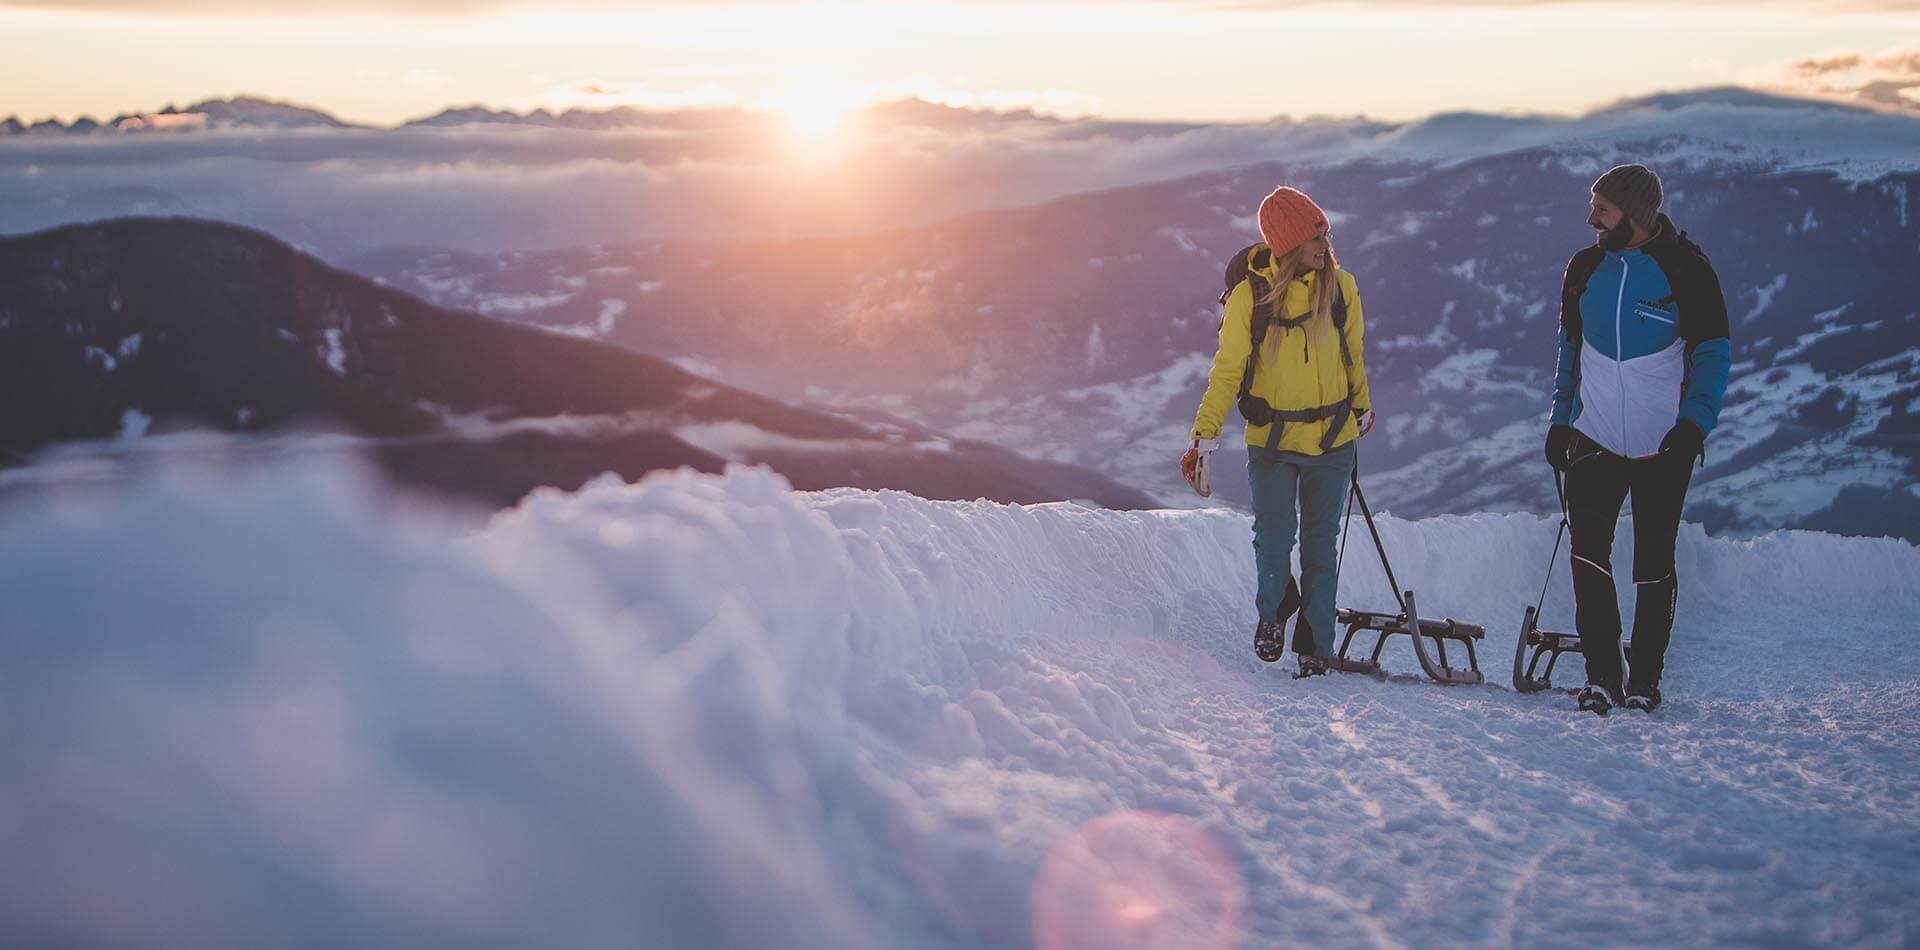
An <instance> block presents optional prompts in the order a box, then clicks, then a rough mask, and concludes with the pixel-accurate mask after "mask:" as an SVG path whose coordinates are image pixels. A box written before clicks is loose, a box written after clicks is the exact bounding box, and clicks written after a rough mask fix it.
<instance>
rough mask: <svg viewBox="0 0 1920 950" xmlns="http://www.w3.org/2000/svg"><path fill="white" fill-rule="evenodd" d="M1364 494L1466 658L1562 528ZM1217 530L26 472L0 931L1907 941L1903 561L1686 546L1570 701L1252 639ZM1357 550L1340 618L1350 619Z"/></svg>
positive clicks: (1497, 628)
mask: <svg viewBox="0 0 1920 950" xmlns="http://www.w3.org/2000/svg"><path fill="white" fill-rule="evenodd" d="M1382 528H1383V531H1384V533H1385V537H1386V543H1387V545H1388V546H1389V548H1390V549H1391V550H1392V551H1393V552H1394V554H1395V556H1396V557H1397V558H1398V559H1399V560H1398V561H1397V563H1396V565H1395V567H1396V570H1397V571H1398V572H1399V573H1400V574H1401V576H1402V577H1404V578H1406V579H1407V582H1408V583H1410V584H1411V585H1412V586H1414V587H1416V588H1417V589H1418V590H1419V591H1420V594H1421V597H1422V601H1423V604H1425V605H1428V607H1427V609H1428V610H1430V611H1432V612H1435V613H1440V614H1449V615H1454V616H1460V617H1464V618H1470V619H1474V620H1478V621H1481V622H1484V623H1486V624H1487V625H1488V629H1489V631H1490V632H1489V634H1488V640H1487V644H1486V646H1487V650H1488V656H1489V660H1490V663H1489V666H1493V667H1497V666H1498V665H1499V663H1500V660H1501V659H1502V658H1503V654H1504V653H1505V651H1507V650H1509V649H1510V648H1511V646H1512V637H1513V632H1514V629H1515V627H1516V626H1517V624H1518V622H1519V618H1520V614H1521V611H1522V608H1523V605H1527V604H1531V603H1532V602H1533V598H1534V596H1535V595H1536V592H1537V589H1538V588H1537V586H1536V585H1537V584H1538V583H1539V581H1540V574H1539V572H1540V571H1541V570H1542V569H1543V565H1544V562H1545V559H1546V556H1547V552H1548V550H1549V548H1550V546H1551V544H1552V541H1553V526H1552V524H1551V523H1549V522H1546V521H1543V520H1541V519H1538V518H1535V517H1533V516H1528V515H1476V516H1471V517H1442V518H1435V519H1429V520H1425V521H1420V522H1407V521H1399V520H1395V519H1387V520H1385V522H1384V523H1383V525H1382ZM1248 534H1249V532H1248V521H1247V519H1246V518H1245V517H1244V516H1242V515H1238V514H1235V513H1232V512H1230V511H1225V510H1217V509H1216V510H1206V511H1164V510H1163V511H1149V512H1131V513H1119V512H1105V511H1092V510H1087V509H1081V508H1076V507H1072V506H1067V505H1041V506H1034V507H1026V508H1021V507H1007V506H1000V505H994V504H987V503H935V502H928V501H924V500H921V499H917V498H914V497H911V496H908V495H904V494H900V493H893V492H880V493H872V492H864V491H854V490H836V491H828V492H821V493H812V494H809V493H795V492H792V491H790V490H788V486H787V484H786V483H785V482H784V481H783V480H782V479H780V478H779V477H777V476H775V475H772V474H771V473H768V472H766V471H764V470H748V469H739V468H736V469H732V470H730V471H729V472H727V473H726V474H725V475H724V476H705V475H697V474H693V473H676V474H664V475H657V476H653V477H650V478H648V479H646V480H645V481H642V482H641V483H639V484H637V485H624V484H620V483H618V482H617V481H614V480H610V479H609V480H603V481H600V482H596V483H595V484H593V485H590V486H588V487H587V488H586V489H584V490H582V491H581V492H579V493H577V494H562V493H558V492H541V493H537V494H536V495H534V496H533V497H531V498H529V499H528V500H526V501H525V502H524V503H523V504H522V505H521V506H520V507H519V508H518V509H517V510H514V511H512V512H508V513H504V514H501V515H498V516H496V517H494V518H493V519H492V520H490V521H489V522H487V523H485V524H484V525H472V524H467V523H450V522H448V521H446V520H444V519H440V518H435V517H429V516H427V515H424V514H420V513H415V512H411V511H409V510H408V509H406V508H404V507H397V506H396V505H395V503H393V502H392V501H390V500H386V499H383V498H381V497H380V496H377V495H373V494H370V493H369V492H368V490H367V489H366V488H365V487H364V486H363V484H362V483H360V482H359V481H358V480H355V479H342V478H340V477H338V473H337V472H333V471H330V470H329V468H328V467H326V466H313V465H307V466H302V467H298V468H295V467H286V468H283V469H278V470H271V471H264V472H262V471H254V472H253V473H252V474H251V476H250V477H247V478H240V479H234V478H232V477H223V476H215V475H207V474H204V473H195V474H191V475H190V474H185V473H175V474H174V475H173V476H172V479H171V480H170V481H169V482H167V483H166V484H164V485H159V484H156V485H149V486H147V487H144V488H139V489H134V490H125V489H116V490H114V491H111V492H103V493H93V492H87V491H84V490H75V489H72V488H68V489H65V490H63V491H62V492H61V493H59V494H58V495H56V496H54V497H53V498H50V499H44V500H41V501H39V502H37V503H35V504H32V505H18V506H14V507H11V508H7V509H4V510H0V576H4V577H5V578H7V598H6V599H7V609H6V612H5V613H4V615H3V617H0V740H4V741H0V789H4V791H0V842H3V843H4V844H5V845H6V846H5V847H4V848H0V931H3V933H0V936H4V938H5V942H7V943H10V944H15V943H18V944H67V943H89V944H94V943H127V942H138V943H145V944H186V943H191V944H201V945H207V944H250V945H264V944H279V943H287V942H301V943H321V944H335V943H354V944H358V945H374V944H387V945H427V944H443V943H460V944H474V943H502V944H526V943H541V944H562V945H567V946H632V945H635V944H642V945H650V946H739V947H776V946H777V947H835V948H841V947H861V946H871V947H895V946H926V947H940V946H954V947H959V946H980V945H999V946H1036V947H1042V948H1052V947H1076V946H1107V947H1163V946H1176V945H1177V946H1203V947H1232V946H1277V945H1343V946H1355V945H1365V946H1378V947H1428V946H1468V945H1527V946H1576V945H1578V946H1589V945H1593V944H1596V943H1599V944H1629V945H1655V944H1661V945H1667V944H1675V943H1678V944H1685V945H1689V946H1706V945H1721V944H1726V945H1732V944H1740V945H1751V944H1765V945H1806V944H1849V945H1863V946H1898V945H1901V944H1903V943H1904V942H1906V941H1909V940H1910V939H1911V938H1912V936H1913V935H1914V934H1915V933H1920V911H1917V910H1916V904H1915V902H1914V900H1913V896H1914V894H1915V893H1916V891H1917V890H1920V863H1916V862H1915V861H1914V856H1915V855H1916V854H1920V794H1917V793H1920V766H1917V765H1916V763H1920V626H1917V625H1916V622H1915V620H1914V619H1913V618H1915V617H1916V616H1920V551H1916V550H1915V549H1914V548H1913V547H1912V546H1909V545H1905V544H1901V543H1897V542H1892V541H1872V540H1854V539H1842V538H1837V537H1833V536H1830V535H1822V534H1815V533H1805V532H1785V533H1778V534H1773V535H1769V536H1767V537H1764V538H1761V539H1758V540H1755V541H1749V542H1735V541H1728V540H1722V539H1716V538H1710V537H1707V536H1706V535H1705V534H1704V533H1703V532H1702V531H1701V530H1700V529H1699V528H1697V527H1693V526H1688V527H1687V528H1685V529H1684V530H1683V532H1682V534H1681V542H1680V559H1679V571H1680V576H1681V578H1682V580H1681V593H1680V604H1679V617H1680V623H1679V626H1678V629H1677V632H1676V634H1675V637H1674V645H1673V650H1672V654H1671V658H1670V662H1669V665H1668V671H1669V672H1668V680H1667V682H1666V684H1665V686H1666V691H1667V693H1668V702H1667V704H1666V705H1665V706H1664V707H1663V708H1662V709H1661V710H1660V711H1659V712H1658V713H1657V714H1655V715H1654V716H1653V717H1651V718H1646V717H1643V716H1639V715H1616V716H1614V717H1611V718H1608V719H1604V720H1603V719H1597V718H1594V717H1591V716H1586V715H1578V714H1575V713H1574V712H1573V711H1572V710H1571V709H1570V708H1569V707H1570V700H1569V699H1568V698H1567V697H1566V696H1564V695H1560V694H1551V695H1535V696H1519V695H1515V694H1512V693H1509V692H1507V691H1505V690H1502V689H1499V688H1495V687H1492V686H1488V687H1474V688H1442V687H1437V686H1433V685H1428V684H1423V683H1415V682H1404V681H1397V680H1396V681H1390V682H1384V683H1382V682H1374V681H1372V680H1369V679H1366V678H1359V677H1350V676H1333V677H1328V678H1324V679H1319V680H1311V681H1303V682H1295V681H1291V680H1288V679H1286V678H1285V677H1284V676H1282V675H1281V674H1280V672H1279V670H1278V669H1276V668H1273V667H1265V668H1259V667H1257V664H1256V663H1255V662H1254V661H1252V659H1251V658H1250V656H1249V651H1248V649H1247V644H1246V639H1247V629H1246V628H1247V615H1248V612H1249V607H1248V605H1249V602H1250V600H1251V597H1252V584H1253V577H1252V573H1251V564H1250V558H1249V554H1250V551H1249V548H1248ZM1624 534H1625V533H1624V532H1623V535H1624ZM1353 553H1354V552H1352V551H1350V552H1349V560H1348V563H1347V576H1346V584H1345V591H1344V596H1343V597H1342V600H1343V601H1345V602H1347V603H1350V604H1354V605H1359V606H1367V605H1375V606H1381V605H1382V604H1381V601H1382V598H1384V596H1385V590H1384V587H1383V586H1382V585H1381V584H1380V582H1379V578H1378V573H1377V571H1376V570H1375V569H1374V568H1372V567H1371V565H1369V564H1368V563H1367V560H1366V559H1365V558H1362V557H1354V556H1352V555H1353ZM1620 556H1622V557H1624V556H1625V552H1621V554H1620ZM1562 563H1563V570H1564V559H1563V562H1562ZM289 565H295V566H297V567H296V569H291V570H290V569H289ZM1566 587H1567V581H1566V578H1565V577H1564V575H1563V576H1560V577H1558V578H1556V579H1555V581H1554V586H1553V588H1552V592H1551V594H1550V595H1549V597H1548V605H1547V615H1548V617H1549V618H1550V619H1551V620H1564V619H1565V618H1566V617H1567V616H1568V604H1567V597H1566ZM1390 649H1391V650H1392V651H1393V652H1391V653H1390V654H1389V656H1388V662H1389V664H1391V665H1395V666H1397V667H1399V668H1401V669H1406V668H1409V664H1410V662H1411V661H1410V659H1409V657H1408V656H1407V655H1406V647H1405V645H1404V644H1399V645H1396V646H1395V647H1392V648H1390ZM1577 670H1578V665H1577V661H1575V666H1574V668H1573V669H1572V670H1569V671H1568V672H1567V674H1564V675H1567V676H1570V677H1571V676H1576V675H1577Z"/></svg>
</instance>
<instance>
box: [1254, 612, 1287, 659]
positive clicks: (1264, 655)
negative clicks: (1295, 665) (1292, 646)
mask: <svg viewBox="0 0 1920 950" xmlns="http://www.w3.org/2000/svg"><path fill="white" fill-rule="evenodd" d="M1285 637H1286V628H1285V627H1284V626H1282V625H1281V624H1280V622H1279V621H1277V620H1268V619H1267V618H1265V617H1262V618H1260V623H1259V625H1258V626H1256V627H1254V628H1253V655H1254V656H1257V657H1259V658H1260V659H1262V660H1265V661H1266V662H1268V663H1272V662H1273V661H1275V660H1278V659H1280V658H1281V657H1283V656H1286V655H1287V644H1286V640H1285Z"/></svg>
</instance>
